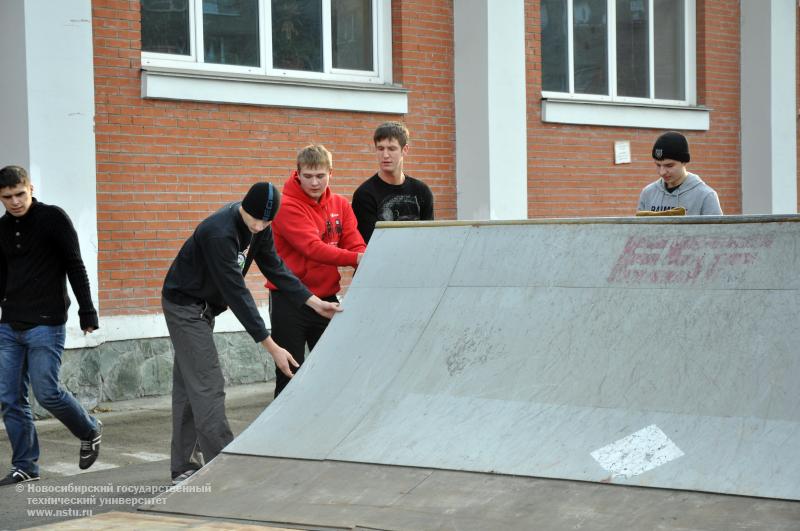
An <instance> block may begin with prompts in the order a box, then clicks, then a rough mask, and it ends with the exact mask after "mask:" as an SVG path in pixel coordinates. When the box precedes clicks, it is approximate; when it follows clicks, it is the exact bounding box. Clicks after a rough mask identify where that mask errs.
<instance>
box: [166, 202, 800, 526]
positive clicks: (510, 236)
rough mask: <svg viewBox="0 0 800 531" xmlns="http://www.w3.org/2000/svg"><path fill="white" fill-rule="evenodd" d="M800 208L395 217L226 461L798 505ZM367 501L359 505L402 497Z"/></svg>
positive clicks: (210, 471) (207, 472)
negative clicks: (389, 469)
mask: <svg viewBox="0 0 800 531" xmlns="http://www.w3.org/2000/svg"><path fill="white" fill-rule="evenodd" d="M798 219H800V218H798V217H796V216H792V217H772V216H770V217H757V218H737V217H726V218H685V219H663V218H658V219H655V218H650V219H627V218H626V219H596V220H557V221H538V222H537V221H532V222H518V223H483V224H458V223H450V224H447V223H445V224H434V225H425V224H410V225H406V226H405V227H404V228H382V229H380V230H378V231H376V233H375V234H374V236H373V238H372V239H371V241H370V246H369V249H368V252H367V254H366V256H365V258H364V260H363V261H362V264H361V267H360V269H359V271H358V273H357V274H356V276H355V278H354V281H353V284H352V285H351V287H350V288H349V290H348V293H347V296H346V298H345V301H344V306H345V308H346V310H345V312H343V313H342V314H340V315H337V316H336V317H335V318H334V320H333V322H332V323H331V325H330V327H329V328H328V330H327V331H326V333H325V334H324V335H323V337H322V339H321V340H320V342H319V343H318V344H317V347H316V348H315V351H314V353H313V355H312V356H311V357H310V358H309V359H308V360H307V362H306V363H305V365H304V367H303V369H302V370H301V371H300V372H299V374H298V375H297V376H296V377H295V378H294V379H293V381H292V382H291V384H290V385H289V386H288V387H287V388H286V390H285V391H284V392H283V393H282V394H281V396H280V397H279V398H278V399H277V400H275V401H274V402H273V403H272V404H271V405H270V406H269V407H268V408H267V409H266V410H265V411H264V413H263V414H262V415H261V416H260V417H259V418H258V419H257V420H256V421H255V422H254V423H253V424H252V425H251V426H250V427H249V428H248V429H247V430H246V431H245V432H244V433H243V434H242V435H241V436H240V437H239V438H237V439H236V440H235V441H234V442H233V443H231V445H229V446H228V447H227V448H226V450H225V453H226V454H240V456H233V455H224V456H222V459H221V462H222V463H228V464H229V463H232V462H237V463H240V464H239V465H238V467H237V468H236V469H235V470H238V471H239V472H240V474H244V475H246V473H245V472H244V470H246V469H247V468H249V469H251V470H253V471H256V470H259V471H263V470H264V463H265V462H266V461H258V458H259V457H261V458H270V459H272V458H287V459H289V460H290V461H289V462H294V463H301V462H302V463H306V465H304V466H309V465H308V463H309V462H311V463H312V465H311V466H313V460H319V461H326V462H329V461H348V462H353V463H366V464H373V465H380V466H384V465H402V466H404V467H415V469H425V470H428V471H431V470H433V469H446V470H451V471H463V472H478V473H490V474H507V475H512V476H529V477H530V476H535V477H539V478H560V479H570V480H580V481H590V482H601V483H615V484H620V485H636V486H648V487H662V488H668V489H683V490H693V491H707V492H713V493H725V494H738V495H746V496H757V497H770V498H783V499H788V500H798V499H800V481H798V478H800V392H798V383H797V382H798V381H800V356H798V347H797V345H798V344H800V327H798V326H797V324H798V316H800V297H798V287H799V286H800V278H798V274H797V272H798V243H799V242H800V224H798V223H797V221H798ZM245 456H256V457H249V458H248V457H245ZM234 457H236V459H249V461H247V462H248V463H249V465H247V466H243V465H241V461H231V459H233V458H234ZM296 460H303V461H296ZM308 460H312V461H308ZM270 462H273V461H270ZM215 464H216V463H212V464H211V465H210V466H209V467H207V469H204V471H203V474H202V476H204V477H206V478H214V477H217V481H216V484H217V485H218V488H220V489H222V490H223V491H225V492H238V493H242V492H243V488H244V486H243V484H242V483H241V481H240V480H237V479H236V478H237V477H240V478H241V477H242V476H241V475H240V476H236V475H235V474H234V475H233V476H231V470H230V469H229V470H227V472H226V471H225V468H224V466H220V470H219V472H218V473H217V474H218V475H217V476H215V472H214V470H215V468H214V467H215ZM298 469H299V468H298ZM400 470H402V469H400ZM253 474H255V472H253V473H251V476H252V475H253ZM312 476H313V475H312ZM222 477H228V478H229V479H230V482H229V483H226V482H225V481H222V480H221V478H222ZM487 477H494V476H487ZM201 479H202V477H198V479H197V480H196V481H200V480H201ZM528 479H529V478H528ZM283 481H284V482H285V483H284V484H286V485H288V484H290V483H291V475H286V476H283ZM311 483H313V481H311ZM223 484H227V485H228V487H229V488H230V489H233V490H230V491H228V490H226V487H224V486H223ZM319 488H320V489H322V490H323V491H324V492H328V493H330V492H336V491H337V490H336V489H337V488H336V487H335V485H334V484H332V483H330V482H325V481H320V484H319ZM510 488H513V487H510ZM605 488H607V487H605ZM412 490H413V489H412ZM390 491H391V489H390ZM376 492H377V491H376ZM404 492H408V491H407V490H404ZM362 495H363V497H359V496H356V497H355V498H353V500H355V501H351V502H352V503H356V504H357V503H359V500H360V502H363V503H365V504H366V505H369V506H370V507H372V506H374V505H379V506H385V504H386V503H387V501H386V499H378V500H372V501H370V502H366V501H364V500H365V499H367V498H369V496H368V495H367V493H362ZM375 495H376V496H377V494H375ZM390 499H391V497H390ZM246 501H247V500H245V499H242V500H241V502H242V503H244V502H246ZM440 501H441V500H440ZM191 505H192V503H191V500H190V499H188V498H186V497H183V498H181V497H178V498H174V499H173V500H172V501H171V502H170V500H168V503H167V504H166V508H165V509H163V510H170V509H169V508H170V507H173V510H178V509H176V508H180V509H179V510H178V512H191V511H190V510H189V509H188V507H190V506H191ZM444 505H445V506H446V503H445V504H444ZM790 507H791V509H790V514H791V518H794V519H795V520H794V523H795V524H796V523H797V520H796V519H797V517H798V513H797V504H792V505H791V506H790ZM517 509H518V510H519V511H522V512H520V513H519V514H522V513H523V512H524V511H525V509H524V508H519V507H518V508H517ZM209 510H210V509H209V508H207V507H203V508H202V510H201V512H202V513H203V514H208V512H207V511H209ZM203 511H206V512H203ZM216 511H217V512H220V511H222V509H216ZM212 512H213V511H212ZM290 512H291V511H290ZM222 513H223V514H224V511H222ZM214 514H217V513H214ZM262 516H263V515H262ZM268 520H270V521H272V520H273V519H268ZM274 520H275V521H285V520H280V519H277V518H276V519H274ZM291 521H297V520H296V519H293V520H291ZM717 522H723V523H722V526H723V527H722V528H724V527H725V526H726V525H730V523H731V522H730V521H727V520H724V519H722V520H717ZM614 525H619V522H617V523H616V524H614ZM791 525H794V524H791ZM773 527H774V528H776V529H777V528H779V527H780V526H777V525H775V526H773ZM396 528H414V526H413V525H412V526H405V527H404V526H403V525H400V524H398V525H397V527H396ZM552 528H553V529H556V528H558V527H552ZM609 528H613V525H612V526H610V527H609ZM660 528H663V529H672V527H669V526H666V525H662V527H660ZM681 528H682V529H683V527H681ZM709 528H710V527H709ZM790 528H791V526H790V527H787V529H790Z"/></svg>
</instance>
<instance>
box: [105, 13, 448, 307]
mask: <svg viewBox="0 0 800 531" xmlns="http://www.w3.org/2000/svg"><path fill="white" fill-rule="evenodd" d="M420 13H425V16H424V17H421V16H420ZM392 17H393V25H394V37H393V50H394V59H393V60H394V78H395V81H396V82H397V83H402V85H403V86H404V87H405V88H407V89H408V90H409V112H408V114H407V115H405V116H398V115H382V114H372V113H354V112H339V111H315V110H305V109H287V108H274V107H257V106H246V105H225V104H214V103H195V102H175V101H166V100H144V99H142V97H141V72H140V66H141V61H140V46H141V44H140V23H139V20H140V15H139V2H138V1H136V0H94V1H93V28H94V53H95V60H94V64H95V98H96V142H97V217H98V240H99V263H98V267H99V284H100V290H99V297H100V307H101V309H102V313H103V315H105V316H109V315H125V314H145V313H154V312H158V311H160V288H161V283H162V281H163V279H164V275H165V273H166V271H167V268H168V267H169V264H170V262H171V261H172V258H173V257H174V256H175V254H176V252H177V250H178V248H179V247H180V245H181V244H182V242H183V241H184V240H185V239H186V237H188V236H189V234H190V233H191V231H192V230H193V229H194V226H195V225H196V224H197V222H198V221H200V220H201V219H203V218H204V217H205V216H206V215H208V214H209V213H210V212H212V211H214V210H216V209H217V208H219V207H220V206H221V205H222V204H224V203H225V202H228V201H234V200H237V199H240V198H241V196H242V195H243V193H244V192H245V191H246V190H247V188H248V187H249V186H250V184H252V183H253V182H255V181H257V180H259V179H268V180H271V181H272V182H274V183H279V184H281V185H282V183H283V181H284V179H285V178H286V177H287V176H288V174H289V172H290V171H291V169H292V168H293V166H294V160H295V155H296V152H297V150H298V149H299V148H301V147H302V146H304V145H306V144H308V143H309V142H321V143H324V144H325V145H326V146H327V147H328V149H330V150H331V152H332V153H333V156H334V168H335V169H334V178H333V181H332V186H333V189H334V191H336V192H338V193H340V194H343V195H345V196H347V197H350V195H351V194H352V192H353V190H354V189H355V187H356V186H357V185H358V184H360V183H361V182H362V181H363V180H364V179H365V178H367V177H369V176H370V175H372V174H373V173H374V172H375V170H376V163H375V162H374V156H373V151H372V148H371V139H372V132H373V130H374V129H375V126H376V125H378V124H379V123H380V122H382V121H385V120H392V119H394V120H396V119H402V120H403V121H405V122H406V124H407V125H408V127H409V129H410V131H411V135H412V141H411V151H410V153H409V156H408V157H407V158H406V169H407V171H408V173H409V174H410V175H414V176H419V177H421V178H422V179H424V180H425V181H426V182H427V183H428V184H429V185H430V186H431V188H432V190H433V192H434V194H435V197H436V217H437V218H441V219H448V218H449V219H452V218H454V217H455V215H456V206H455V194H454V193H453V191H454V190H455V150H454V144H455V117H454V116H455V110H454V103H453V102H454V97H453V39H452V35H453V27H452V23H453V13H452V3H451V2H450V1H447V0H435V1H431V0H424V1H422V0H419V1H395V2H393V13H392ZM259 276H260V273H258V272H255V273H252V274H251V275H250V276H249V281H250V284H251V286H253V287H257V291H258V296H259V298H260V299H261V300H262V301H263V300H264V299H265V296H266V291H265V290H264V289H263V288H260V284H261V282H262V281H261V279H260V278H259Z"/></svg>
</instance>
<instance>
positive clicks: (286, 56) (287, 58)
mask: <svg viewBox="0 0 800 531" xmlns="http://www.w3.org/2000/svg"><path fill="white" fill-rule="evenodd" d="M272 64H273V66H274V67H275V68H285V69H287V70H305V71H309V72H322V0H272Z"/></svg>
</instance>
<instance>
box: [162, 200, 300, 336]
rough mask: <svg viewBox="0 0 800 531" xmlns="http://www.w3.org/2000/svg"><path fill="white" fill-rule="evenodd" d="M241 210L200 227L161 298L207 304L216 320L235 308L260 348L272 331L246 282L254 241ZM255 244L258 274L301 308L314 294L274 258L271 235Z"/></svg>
mask: <svg viewBox="0 0 800 531" xmlns="http://www.w3.org/2000/svg"><path fill="white" fill-rule="evenodd" d="M240 204H241V203H231V204H229V205H226V206H224V207H223V208H221V209H220V210H218V211H217V212H215V213H214V214H212V215H211V216H209V217H207V218H206V219H205V220H203V221H202V222H201V223H200V225H198V226H197V228H196V229H195V231H194V234H192V236H191V237H190V238H189V239H188V240H186V242H185V243H184V244H183V247H181V250H180V251H179V252H178V256H176V257H175V260H174V261H173V262H172V265H171V266H170V268H169V271H168V272H167V276H166V278H165V279H164V288H163V290H162V292H161V293H162V295H163V296H164V298H165V299H167V300H169V301H170V302H173V303H175V304H186V305H188V304H194V303H198V302H200V303H207V304H208V305H209V307H210V309H211V311H212V313H213V314H214V315H218V314H220V313H222V312H223V311H225V309H226V308H228V307H230V309H231V311H232V312H233V314H234V315H235V316H236V318H237V319H238V320H239V322H240V323H242V326H244V328H245V330H247V333H248V334H250V335H251V336H252V337H253V339H254V340H255V341H256V342H261V341H263V340H264V339H266V338H267V337H268V336H269V331H268V330H267V328H266V326H265V325H264V320H263V319H262V318H261V315H260V314H259V313H258V308H257V307H256V303H255V301H254V300H253V295H252V294H251V293H250V290H249V289H247V285H246V284H245V281H244V277H243V276H242V269H241V263H240V254H242V255H243V254H244V252H245V250H246V249H247V247H248V246H249V245H250V242H251V240H252V239H253V235H252V234H251V232H250V230H249V229H248V228H247V225H245V223H244V220H243V219H242V216H241V214H239V205H240ZM255 241H256V246H255V248H254V249H251V252H252V253H254V255H253V256H254V259H253V261H254V262H255V263H256V264H257V265H258V268H259V269H260V270H261V272H262V273H263V274H264V276H265V277H267V279H269V281H270V282H272V283H273V284H275V285H276V286H278V287H279V289H280V290H281V291H284V292H285V293H286V295H287V296H288V297H290V298H291V299H292V300H293V301H295V303H296V304H297V306H298V307H300V306H302V305H303V304H304V303H305V301H306V300H308V298H309V297H310V296H311V292H310V291H308V289H306V287H305V286H304V285H303V284H302V283H301V282H300V281H299V280H297V277H295V276H294V275H293V274H292V272H291V271H289V269H287V267H286V265H285V264H284V263H283V260H281V258H280V257H279V256H278V254H277V253H276V252H275V244H274V243H273V240H272V229H271V228H267V229H266V230H265V231H263V232H262V233H260V234H259V235H258V238H256V239H255Z"/></svg>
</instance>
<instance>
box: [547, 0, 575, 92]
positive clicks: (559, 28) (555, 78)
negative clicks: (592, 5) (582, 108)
mask: <svg viewBox="0 0 800 531" xmlns="http://www.w3.org/2000/svg"><path fill="white" fill-rule="evenodd" d="M540 13H541V17H542V90H552V91H555V92H569V75H568V70H569V56H568V55H567V54H569V46H568V45H567V39H568V38H569V35H567V3H566V2H564V0H542V4H541V10H540Z"/></svg>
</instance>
